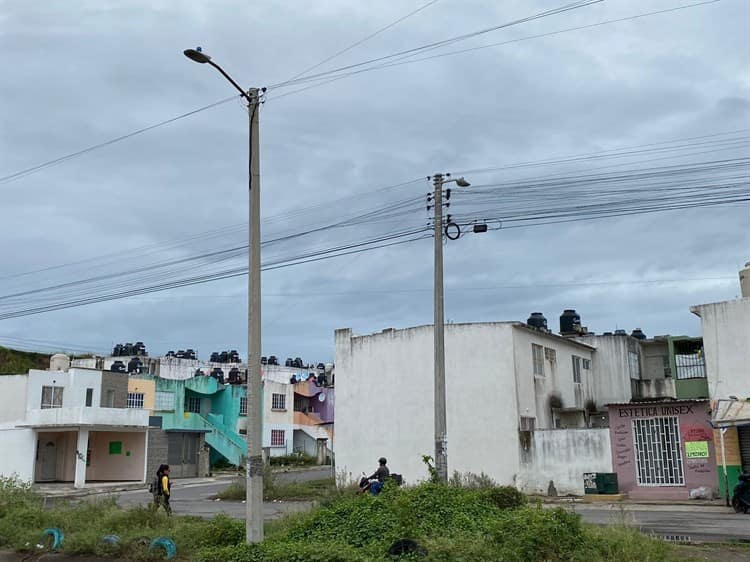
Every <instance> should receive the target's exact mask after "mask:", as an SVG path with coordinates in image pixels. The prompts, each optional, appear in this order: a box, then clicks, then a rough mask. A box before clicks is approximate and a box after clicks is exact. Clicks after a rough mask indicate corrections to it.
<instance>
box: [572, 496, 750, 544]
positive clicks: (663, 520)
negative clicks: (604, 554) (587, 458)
mask: <svg viewBox="0 0 750 562" xmlns="http://www.w3.org/2000/svg"><path fill="white" fill-rule="evenodd" d="M572 509H573V510H574V511H575V512H576V513H580V514H581V516H582V517H583V519H584V520H585V521H588V522H589V523H595V524H598V525H607V524H622V523H623V522H624V523H626V524H627V525H630V526H634V527H637V528H639V529H640V530H641V531H642V532H644V533H653V534H655V535H657V536H659V537H661V538H665V537H666V538H668V539H671V540H678V541H695V542H703V541H707V542H709V541H710V542H719V541H739V540H745V541H749V542H750V515H742V514H738V513H734V512H733V511H732V510H731V509H730V508H725V507H713V506H711V507H700V508H698V507H693V506H680V505H676V506H668V505H647V506H646V505H627V506H622V507H621V506H610V505H596V504H575V506H574V507H573V508H572Z"/></svg>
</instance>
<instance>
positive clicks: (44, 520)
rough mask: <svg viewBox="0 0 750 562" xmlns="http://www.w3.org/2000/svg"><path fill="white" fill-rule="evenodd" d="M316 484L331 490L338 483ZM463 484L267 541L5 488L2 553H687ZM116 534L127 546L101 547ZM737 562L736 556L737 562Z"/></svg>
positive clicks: (108, 504)
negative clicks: (50, 547) (58, 549)
mask: <svg viewBox="0 0 750 562" xmlns="http://www.w3.org/2000/svg"><path fill="white" fill-rule="evenodd" d="M323 482H324V483H325V484H323V483H307V484H306V485H305V486H306V489H307V490H316V489H318V492H320V491H321V490H329V488H330V486H331V481H323ZM465 484H466V483H465V482H458V481H454V482H453V484H451V485H444V484H435V483H425V484H421V485H419V486H414V487H404V488H397V487H391V486H389V485H387V486H386V488H385V489H384V491H383V492H382V493H381V494H380V495H379V496H377V497H374V496H371V495H363V496H356V495H354V494H353V493H351V491H346V492H337V493H331V494H330V495H327V496H326V495H325V494H326V493H328V492H325V491H324V492H323V494H324V497H323V499H322V500H321V501H320V505H319V507H317V508H315V509H314V510H312V511H311V512H309V513H305V514H299V515H293V516H289V517H287V518H285V519H282V520H279V521H275V522H272V523H269V524H267V525H266V540H265V541H264V543H262V544H260V545H246V544H244V536H245V530H244V521H237V520H233V519H230V518H229V517H226V516H217V517H215V518H213V519H211V520H204V519H200V518H196V517H185V516H174V517H171V518H168V517H167V516H166V515H165V514H164V513H162V512H156V513H155V512H152V511H151V510H149V509H148V508H131V509H120V508H119V507H117V505H116V503H115V501H114V500H112V499H108V500H105V501H94V502H89V503H81V504H76V505H71V504H65V505H61V506H58V507H55V508H53V509H44V508H43V506H42V502H41V499H40V498H39V497H38V496H36V495H35V494H34V493H33V492H32V491H31V490H30V489H29V487H28V486H27V485H24V484H23V483H20V482H17V481H13V480H10V479H0V548H5V549H8V548H12V549H15V550H18V551H22V552H23V551H26V552H28V551H34V550H37V547H36V545H37V544H38V543H40V540H41V533H42V531H43V529H45V528H47V527H59V528H60V529H62V530H63V531H64V532H65V541H64V543H63V546H62V551H63V552H65V553H68V554H73V555H84V554H85V555H99V556H117V557H120V558H127V559H130V560H149V559H153V553H149V552H148V548H147V546H145V544H147V543H148V541H146V542H145V543H143V542H142V541H139V539H142V538H143V537H146V538H148V539H153V538H155V537H158V536H166V537H169V538H171V539H173V540H174V542H175V543H176V545H177V552H178V559H179V560H184V561H188V560H189V561H192V562H271V561H273V562H292V561H294V562H303V561H304V562H308V561H311V562H315V561H318V562H324V561H325V562H337V561H340V562H370V561H383V560H388V559H389V557H388V555H387V552H388V549H389V547H390V546H391V545H392V544H393V543H394V541H397V540H399V539H413V540H415V541H417V542H418V543H419V544H420V545H421V546H422V547H423V548H424V549H425V550H426V553H425V554H424V556H421V557H417V556H416V555H407V556H402V557H401V558H400V559H401V560H417V559H419V560H423V561H424V562H438V561H440V562H442V561H445V562H447V561H457V562H461V561H466V562H469V561H475V560H482V561H487V562H541V561H549V562H563V561H570V562H584V561H585V562H609V561H612V562H614V561H617V562H636V561H638V562H672V561H675V562H676V561H677V560H680V561H681V562H683V561H685V560H686V553H685V551H684V550H682V549H680V550H678V549H676V548H675V547H673V546H671V545H669V544H667V543H665V542H663V541H659V540H655V539H652V538H649V537H646V536H645V535H642V534H640V533H638V532H637V531H635V530H634V529H630V528H627V527H625V526H615V527H607V528H604V527H594V526H590V525H586V524H584V523H582V522H581V519H580V517H579V516H578V515H576V514H575V513H572V512H570V511H567V510H565V509H562V508H557V509H543V508H542V507H541V506H540V505H529V504H528V503H526V498H525V497H524V496H523V495H522V494H520V493H519V492H518V491H516V490H515V489H514V488H508V487H501V486H495V485H493V484H491V483H490V482H485V481H472V482H471V486H466V485H465ZM108 534H116V535H118V536H120V538H121V542H120V544H119V545H117V546H115V547H112V546H108V545H106V544H104V543H103V541H102V537H103V536H104V535H108ZM732 560H733V559H732Z"/></svg>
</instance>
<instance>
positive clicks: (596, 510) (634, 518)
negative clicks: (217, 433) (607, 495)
mask: <svg viewBox="0 0 750 562" xmlns="http://www.w3.org/2000/svg"><path fill="white" fill-rule="evenodd" d="M323 476H325V473H324V474H323ZM320 477H321V476H320V473H316V472H313V471H307V472H299V473H291V472H290V473H287V474H284V475H280V476H279V479H280V480H281V479H288V480H297V481H299V480H300V479H303V480H314V479H317V478H320ZM231 481H232V479H230V478H225V479H222V480H220V481H215V482H208V483H187V484H185V485H181V484H180V481H179V480H176V481H175V484H174V496H173V498H174V499H173V500H172V505H173V508H174V510H175V512H176V513H179V514H184V515H188V514H190V515H200V516H206V517H207V516H212V515H215V514H217V513H226V514H228V515H232V516H233V517H239V518H241V517H244V516H245V504H243V503H242V502H235V501H214V500H211V499H210V498H211V497H212V496H214V495H216V494H217V493H218V492H219V491H220V490H222V489H223V488H225V487H226V486H228V485H229V484H230V483H231ZM119 497H120V504H121V505H136V504H146V503H148V501H149V500H150V495H149V494H148V493H147V492H145V491H131V492H122V493H120V494H119ZM310 505H311V504H310V503H309V502H267V503H266V504H265V505H264V514H265V518H266V519H275V518H277V517H280V516H282V515H284V514H285V513H292V512H298V511H304V510H306V509H309V508H310ZM554 506H555V504H546V506H545V507H554ZM565 507H567V508H569V509H572V510H574V511H575V512H576V513H579V514H581V516H582V517H583V519H584V520H585V521H587V522H589V523H595V524H598V525H608V524H622V523H626V524H627V525H630V526H634V527H637V528H639V529H640V530H641V531H643V532H644V533H653V534H655V535H657V536H659V537H662V538H664V537H667V538H669V539H671V540H677V541H696V542H702V541H710V542H718V541H739V540H747V541H750V516H748V515H742V514H736V513H734V512H733V511H731V510H730V509H728V508H725V507H723V506H691V505H674V506H672V505H635V504H629V505H622V506H620V505H609V504H582V503H575V504H572V505H566V506H565Z"/></svg>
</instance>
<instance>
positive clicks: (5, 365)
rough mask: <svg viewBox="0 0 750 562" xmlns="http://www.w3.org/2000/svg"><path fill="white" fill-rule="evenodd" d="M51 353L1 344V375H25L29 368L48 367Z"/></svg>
mask: <svg viewBox="0 0 750 562" xmlns="http://www.w3.org/2000/svg"><path fill="white" fill-rule="evenodd" d="M49 358H50V356H49V355H45V354H44V353H32V352H30V351H18V350H16V349H8V348H7V347H2V346H0V375H23V374H26V373H28V372H29V369H48V368H49Z"/></svg>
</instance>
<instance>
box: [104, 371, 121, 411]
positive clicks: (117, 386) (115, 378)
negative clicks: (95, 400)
mask: <svg viewBox="0 0 750 562" xmlns="http://www.w3.org/2000/svg"><path fill="white" fill-rule="evenodd" d="M101 375H102V393H101V402H100V404H101V405H102V406H103V407H104V408H127V406H128V376H127V375H125V374H123V373H110V372H109V371H103V372H102V374H101ZM110 390H112V391H114V393H115V401H114V404H109V403H108V402H107V395H108V393H109V391H110Z"/></svg>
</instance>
